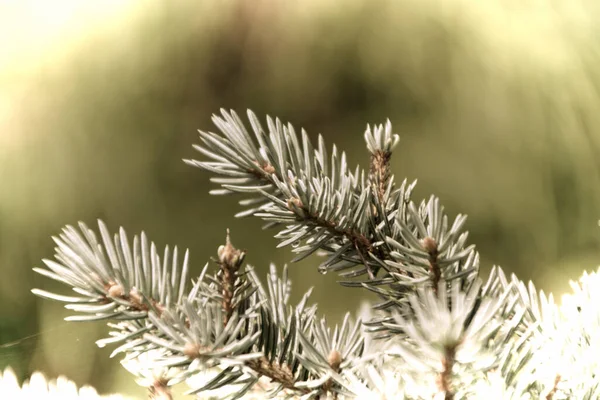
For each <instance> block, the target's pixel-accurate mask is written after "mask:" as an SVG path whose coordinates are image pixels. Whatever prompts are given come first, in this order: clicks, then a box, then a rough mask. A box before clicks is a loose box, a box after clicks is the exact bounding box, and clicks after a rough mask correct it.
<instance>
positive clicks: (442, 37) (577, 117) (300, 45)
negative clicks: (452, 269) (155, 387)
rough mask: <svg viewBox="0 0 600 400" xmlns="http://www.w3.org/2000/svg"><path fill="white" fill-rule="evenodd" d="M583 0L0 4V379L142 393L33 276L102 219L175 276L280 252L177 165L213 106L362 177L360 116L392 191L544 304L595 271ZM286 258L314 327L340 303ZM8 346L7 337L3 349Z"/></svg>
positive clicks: (598, 101)
mask: <svg viewBox="0 0 600 400" xmlns="http://www.w3.org/2000/svg"><path fill="white" fill-rule="evenodd" d="M599 8H600V3H598V2H597V1H594V0H589V1H584V0H554V1H550V0H548V1H541V0H539V1H534V0H488V1H468V0H388V1H385V0H383V1H364V0H344V1H341V0H304V1H280V0H279V1H278V0H251V1H250V0H246V1H241V0H240V1H234V0H227V1H173V2H152V1H144V2H137V3H135V2H121V1H117V0H104V1H77V0H71V1H60V0H56V1H53V2H46V1H39V2H32V1H6V0H0V182H1V189H0V272H1V273H0V344H3V343H4V344H6V343H8V344H7V345H4V346H2V347H0V368H3V367H4V366H6V365H11V366H13V368H15V369H16V371H17V373H18V374H20V375H21V376H25V375H27V374H28V373H29V372H31V371H33V370H43V371H45V372H46V373H47V374H48V375H50V376H56V375H58V374H66V375H67V376H69V377H71V378H72V379H74V380H75V381H76V382H78V383H79V384H83V383H91V384H92V385H94V386H96V387H97V388H98V389H99V390H100V391H103V392H106V391H121V392H123V393H126V394H130V395H134V396H140V397H142V396H143V391H142V390H140V389H139V388H137V387H135V385H133V383H132V382H131V379H130V376H129V375H128V374H127V372H126V371H125V370H124V369H121V368H120V366H119V363H118V360H110V359H109V358H108V355H109V354H110V351H111V350H110V349H97V348H96V347H95V345H94V344H93V342H94V341H95V340H96V339H98V338H100V337H101V336H102V335H103V334H104V333H105V331H106V329H105V327H104V324H102V323H98V324H83V325H77V324H66V323H64V322H63V321H62V318H63V317H64V316H65V315H67V313H66V312H65V311H64V310H63V309H62V308H61V306H60V305H58V304H53V303H50V302H48V301H40V300H39V299H37V298H35V297H34V296H33V295H32V294H31V293H30V292H29V290H30V289H31V288H32V287H43V288H45V289H49V290H51V289H57V286H58V285H54V284H53V283H51V282H50V281H49V280H47V279H43V278H42V277H40V276H36V275H35V274H34V273H33V272H32V270H31V268H32V267H33V266H40V265H41V262H40V260H41V259H42V258H51V257H52V256H53V242H52V240H51V238H50V237H51V235H53V234H56V233H58V232H59V230H60V229H61V227H62V226H64V225H65V224H73V223H76V222H77V221H78V220H82V221H85V222H86V223H88V224H89V225H92V226H93V225H95V220H96V219H97V218H102V219H104V220H105V221H106V222H107V223H108V224H109V227H111V228H112V230H116V229H117V228H118V227H119V226H121V225H122V226H124V227H125V228H126V229H127V231H128V233H129V234H130V236H132V235H133V234H134V233H137V232H139V231H140V230H145V231H146V232H147V234H148V235H149V236H150V238H151V239H152V240H154V241H156V242H157V244H159V245H160V246H164V245H165V244H177V245H179V246H180V247H189V248H190V249H191V254H192V262H193V265H194V271H198V270H199V269H200V268H201V267H202V266H203V265H204V263H205V262H206V261H207V260H208V258H209V257H211V256H214V255H215V253H216V249H217V246H218V245H219V244H221V243H222V241H223V239H224V235H225V229H226V228H227V227H229V228H231V230H232V239H233V242H234V244H236V245H237V246H238V247H241V248H245V249H247V250H248V257H247V260H248V262H249V263H251V264H253V265H255V266H257V267H259V268H261V269H262V271H265V272H266V268H267V266H268V264H269V262H271V261H273V262H275V263H277V264H278V265H282V264H283V263H285V262H286V261H287V260H289V259H290V258H291V257H290V253H289V249H281V250H277V251H276V250H275V249H274V247H275V246H274V245H275V243H276V242H275V240H274V239H273V238H272V234H273V233H274V232H270V231H261V230H260V226H261V224H260V222H259V221H256V220H252V219H247V220H235V219H234V218H233V213H234V211H235V210H238V209H239V208H238V207H237V204H236V199H234V198H220V197H218V198H215V197H211V196H209V195H208V190H209V188H210V187H211V185H209V181H208V179H209V176H210V175H209V174H208V173H204V172H202V171H200V170H197V169H193V168H191V167H187V166H185V165H184V164H183V162H181V159H182V158H189V157H195V156H196V155H197V153H195V152H194V151H193V150H192V148H191V145H192V144H193V143H196V142H197V133H196V129H198V128H200V129H204V130H208V129H211V130H214V129H213V126H212V123H211V122H210V115H211V114H212V113H214V112H218V110H219V108H220V107H225V108H234V109H236V110H238V112H240V114H242V113H244V111H245V109H246V108H251V109H253V110H254V111H255V112H257V114H258V115H264V114H267V113H268V114H270V115H272V116H279V117H280V118H281V119H283V120H284V121H290V122H292V123H293V124H294V126H295V127H296V128H300V127H304V128H306V129H307V131H308V132H309V134H310V135H311V136H312V137H316V134H317V133H319V132H322V133H323V134H324V136H325V138H326V140H327V143H328V144H329V146H331V144H333V143H336V144H337V145H338V147H340V148H342V149H344V150H346V151H347V153H348V156H349V160H350V162H351V164H355V163H360V164H361V165H363V166H365V165H366V161H367V158H368V157H367V152H366V150H365V148H364V145H363V143H362V133H363V131H364V128H365V125H366V123H380V122H384V121H385V119H386V118H388V117H389V118H390V120H391V121H392V123H393V126H394V130H395V132H397V133H400V134H401V144H400V146H399V148H398V150H397V152H396V154H395V155H394V158H393V162H394V171H395V173H396V177H397V178H399V179H402V178H404V177H408V178H409V179H411V180H412V179H418V180H419V185H418V186H417V190H416V196H415V199H420V198H423V197H426V196H429V195H430V194H432V193H434V194H436V195H438V196H440V197H441V200H442V203H443V204H445V206H446V209H447V211H448V212H449V213H450V215H451V216H454V215H456V214H457V213H459V212H460V213H466V214H468V215H469V230H470V232H471V233H472V235H471V241H472V242H474V243H477V245H478V248H479V251H480V252H481V255H482V260H483V262H482V264H483V271H484V274H486V273H487V271H488V270H489V268H490V267H491V266H492V265H493V264H499V265H502V266H503V267H504V268H505V269H506V270H507V271H509V272H515V273H517V274H518V275H519V276H520V277H521V278H522V279H524V280H529V279H532V280H533V281H534V282H535V283H536V285H537V286H538V287H540V288H543V289H544V290H545V291H553V292H554V293H556V294H557V295H558V294H561V293H563V292H564V291H566V290H568V280H569V279H575V278H577V277H578V276H579V275H580V274H581V272H582V271H583V270H584V269H588V270H590V269H595V268H596V265H597V264H599V263H598V261H599V260H600V251H599V250H600V246H599V244H600V231H599V229H598V227H597V220H598V218H599V217H600V201H599V200H600V159H599V156H600V95H599V85H600V72H599V71H600V70H599V69H598V68H597V67H598V65H599V63H598V62H599V61H600V41H599V40H598V37H599V36H598V35H599V33H600V25H598V24H597V22H596V21H597V19H598V17H600V10H599ZM316 265H317V260H315V259H309V260H306V261H305V262H302V263H300V264H298V265H291V269H290V272H291V276H292V278H293V280H294V282H295V288H296V299H297V298H299V297H300V295H301V294H302V293H303V292H304V291H305V290H307V289H308V288H309V287H310V286H314V287H315V291H314V296H313V300H314V301H316V302H318V303H319V304H320V307H321V310H322V311H323V312H324V313H325V314H326V315H327V316H328V317H330V318H331V319H332V320H333V321H337V320H339V318H340V315H341V313H342V312H343V311H345V310H346V309H347V308H350V309H351V310H354V309H355V308H357V307H358V306H359V304H360V301H361V297H360V296H359V293H360V292H356V291H353V290H350V289H344V288H341V287H339V286H337V285H336V284H335V281H336V277H335V276H329V275H327V276H321V275H320V274H318V273H317V271H316ZM11 342H13V344H10V343H11Z"/></svg>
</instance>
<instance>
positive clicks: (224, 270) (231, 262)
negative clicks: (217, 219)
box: [217, 229, 246, 325]
mask: <svg viewBox="0 0 600 400" xmlns="http://www.w3.org/2000/svg"><path fill="white" fill-rule="evenodd" d="M217 254H218V256H219V259H218V264H219V266H220V267H221V271H220V276H219V277H220V279H221V286H222V288H223V289H222V295H223V302H222V306H223V312H224V313H225V316H224V318H223V324H224V325H227V322H229V319H230V318H231V315H232V314H233V311H234V305H233V294H234V291H235V281H236V279H237V277H238V271H239V270H240V267H241V265H242V262H243V260H244V256H245V254H246V253H245V252H244V251H242V250H238V249H236V248H235V247H233V245H232V244H231V240H230V237H229V229H227V237H226V239H225V245H223V246H220V247H219V250H218V252H217Z"/></svg>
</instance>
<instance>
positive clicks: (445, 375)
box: [437, 346, 456, 400]
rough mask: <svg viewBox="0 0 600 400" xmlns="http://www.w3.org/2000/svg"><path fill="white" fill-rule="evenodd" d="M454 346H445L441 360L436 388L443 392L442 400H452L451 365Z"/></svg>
mask: <svg viewBox="0 0 600 400" xmlns="http://www.w3.org/2000/svg"><path fill="white" fill-rule="evenodd" d="M455 353H456V346H450V347H446V351H445V354H444V359H443V360H442V366H443V370H442V372H440V374H439V376H438V382H437V383H438V388H439V389H440V391H441V392H444V394H445V396H444V400H453V399H454V392H453V391H452V387H451V377H452V367H453V366H454V356H455Z"/></svg>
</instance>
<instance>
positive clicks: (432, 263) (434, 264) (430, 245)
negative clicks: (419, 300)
mask: <svg viewBox="0 0 600 400" xmlns="http://www.w3.org/2000/svg"><path fill="white" fill-rule="evenodd" d="M421 244H422V245H423V248H424V249H425V251H426V252H427V254H428V255H429V275H430V276H431V283H432V285H433V291H434V293H436V294H437V291H438V283H439V282H440V279H441V278H442V270H441V268H440V265H439V263H438V255H439V251H438V245H437V242H436V241H435V240H434V239H433V238H432V237H429V236H428V237H426V238H425V239H423V240H422V241H421Z"/></svg>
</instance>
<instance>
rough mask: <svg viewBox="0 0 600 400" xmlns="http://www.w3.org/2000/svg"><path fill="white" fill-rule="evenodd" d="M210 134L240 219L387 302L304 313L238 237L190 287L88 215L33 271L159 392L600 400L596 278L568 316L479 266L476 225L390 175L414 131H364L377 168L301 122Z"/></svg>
mask: <svg viewBox="0 0 600 400" xmlns="http://www.w3.org/2000/svg"><path fill="white" fill-rule="evenodd" d="M248 119H249V126H250V129H248V128H247V126H246V124H244V123H243V122H242V120H241V119H240V117H239V116H238V115H237V114H236V113H235V112H234V111H231V112H227V111H224V110H223V111H222V112H221V115H218V116H217V115H215V116H214V117H213V122H214V123H215V125H216V126H217V128H218V129H219V131H220V133H213V132H203V131H201V132H200V142H201V144H199V145H196V146H194V147H195V149H196V150H198V152H199V153H200V154H201V155H202V160H185V162H186V163H188V164H190V165H192V166H196V167H199V168H201V169H203V170H206V171H209V172H211V173H213V174H214V175H215V176H214V177H212V178H211V181H212V182H214V183H216V184H218V185H219V186H220V187H219V188H218V189H215V190H212V191H211V193H212V194H214V195H230V194H236V193H241V194H243V199H242V200H240V205H241V206H242V207H243V209H242V211H240V212H238V213H237V214H236V216H237V217H246V216H256V217H258V218H261V219H262V220H264V221H265V223H266V227H271V228H276V229H277V233H276V234H275V237H276V238H277V239H278V240H279V244H278V247H284V246H291V248H292V251H293V252H294V253H295V254H296V256H295V258H294V261H298V260H301V259H304V258H305V257H307V256H309V255H311V254H313V253H315V252H317V253H319V254H325V258H324V259H323V261H322V262H321V263H320V265H319V266H318V269H319V271H321V272H322V273H329V272H335V273H338V274H339V275H340V276H341V277H342V279H343V281H342V284H344V285H346V286H351V287H357V288H364V289H367V290H369V291H372V292H374V293H376V294H377V296H378V297H379V298H380V301H379V302H378V303H377V304H375V305H373V307H372V310H371V311H370V312H368V313H366V315H364V316H363V317H364V318H363V320H364V322H363V321H362V320H360V319H359V320H356V321H355V320H353V319H352V318H351V317H350V314H347V315H346V317H345V318H344V320H343V323H342V324H341V326H334V327H331V326H329V325H327V322H326V321H325V320H324V319H323V318H320V317H319V314H318V310H317V306H316V305H313V304H310V303H309V296H310V291H309V292H307V293H306V294H305V295H304V297H303V298H302V300H301V301H300V302H299V303H298V304H290V301H289V298H290V291H291V282H290V280H289V279H288V276H287V267H284V268H283V269H282V270H281V271H278V269H277V268H276V267H275V266H273V265H271V268H270V272H269V274H268V275H267V277H266V279H265V280H264V281H263V280H261V279H260V278H259V276H258V275H257V274H256V272H255V270H254V269H253V268H252V267H250V266H248V265H245V264H244V261H245V252H243V251H241V250H238V249H237V248H235V247H234V246H233V244H232V243H231V241H230V238H229V233H228V234H227V238H226V242H225V244H224V245H223V246H221V247H219V249H218V252H217V257H216V258H215V259H214V262H215V268H211V267H210V264H209V263H207V264H206V265H205V267H204V268H203V269H202V272H201V274H200V276H199V277H197V278H194V279H192V280H191V281H189V279H188V265H189V263H188V253H187V252H185V253H184V254H183V256H182V255H181V252H180V251H179V250H178V248H177V247H174V248H173V250H172V251H171V249H170V248H169V247H166V248H165V249H164V251H162V252H160V251H159V250H158V249H157V247H156V246H155V245H154V244H153V243H151V242H150V241H149V240H148V238H147V237H146V235H145V234H144V233H142V234H140V235H139V236H134V237H133V240H130V239H129V237H128V236H127V234H126V233H125V231H124V230H123V229H122V228H121V229H120V230H119V232H118V233H116V234H114V235H111V234H110V233H109V230H108V228H107V227H106V226H105V225H104V223H102V222H101V221H99V223H98V231H97V232H98V233H99V236H98V233H96V232H95V231H94V230H92V229H89V228H88V227H87V226H86V225H85V224H83V223H80V224H79V229H77V228H75V227H72V226H67V227H66V228H64V229H63V231H62V233H60V234H59V235H58V236H57V237H55V238H54V241H55V242H56V245H57V247H56V254H55V257H54V260H44V263H45V266H46V268H35V271H36V272H38V273H40V274H42V275H44V276H47V277H49V278H51V279H54V280H56V281H59V282H62V283H64V284H65V285H67V286H69V287H71V289H72V290H73V291H74V292H75V293H76V295H75V296H72V295H71V296H67V295H63V294H55V293H50V292H48V291H44V290H41V289H34V290H33V292H34V293H35V294H36V295H38V296H41V297H44V298H48V299H51V300H56V301H60V302H64V303H66V308H67V309H69V310H72V311H73V312H74V315H73V316H70V317H68V318H67V319H68V320H71V321H95V320H107V321H109V326H110V328H111V331H110V336H109V337H108V338H105V339H102V340H99V341H98V342H97V344H98V345H99V346H106V345H114V344H116V345H117V347H116V348H115V349H114V351H113V356H114V355H117V354H121V353H123V354H124V357H125V358H124V360H123V365H124V366H125V367H126V368H127V369H128V370H129V371H131V372H133V373H134V374H135V375H136V376H137V378H138V382H140V384H142V385H144V386H147V387H148V388H149V393H150V397H151V398H170V397H171V394H170V390H169V387H170V386H172V385H174V384H176V383H179V382H183V381H185V382H186V383H187V384H188V385H189V387H190V391H189V394H193V395H195V396H197V397H198V398H219V399H237V398H245V399H250V398H267V397H269V398H302V399H325V398H331V399H351V398H360V399H371V398H380V399H402V398H404V399H448V400H449V399H479V398H484V396H485V397H486V398H493V399H555V400H559V399H589V400H591V399H597V398H600V374H598V371H599V370H600V363H599V362H598V360H597V356H596V357H593V356H592V355H593V354H595V355H597V354H600V339H599V337H598V332H600V307H599V306H598V304H600V298H598V293H599V291H598V290H594V288H598V287H599V286H600V278H599V276H600V275H598V274H596V273H592V274H589V275H587V274H586V275H584V277H583V278H582V280H581V281H580V282H579V283H576V284H575V283H574V284H573V285H574V288H575V293H574V295H573V296H571V297H568V298H566V300H565V302H564V304H563V306H562V308H559V307H558V306H557V305H556V303H555V302H554V299H553V297H552V296H551V295H550V296H546V295H545V294H544V293H543V292H538V291H537V290H536V289H535V287H534V286H533V284H531V283H530V284H528V285H526V284H524V283H523V282H521V281H520V280H519V279H518V278H517V277H516V276H514V275H513V276H511V277H507V276H506V275H505V274H504V273H503V271H502V269H501V268H499V267H494V268H493V269H492V272H491V274H490V276H489V277H488V278H487V279H485V280H484V279H482V277H481V276H480V274H479V255H478V253H477V251H476V250H475V247H474V245H472V244H469V243H468V240H467V239H468V233H467V232H466V231H465V230H464V226H465V222H466V217H465V216H464V215H458V216H456V217H455V218H454V219H453V220H452V219H451V218H450V217H449V216H447V215H446V214H445V213H444V208H443V206H442V205H441V203H440V200H439V199H438V198H436V197H431V198H429V199H426V200H423V201H420V202H415V201H413V199H412V191H413V188H414V187H415V182H413V183H409V182H408V181H407V180H403V181H401V182H400V183H397V182H396V181H395V178H394V176H393V175H392V174H391V171H390V160H391V156H392V151H393V150H394V148H395V147H396V146H397V144H398V143H399V137H398V135H396V134H393V133H392V127H391V123H390V122H389V121H387V122H386V124H384V125H379V126H373V127H367V129H366V132H365V141H366V145H367V149H368V151H369V153H370V167H369V170H368V171H365V170H362V169H360V168H359V167H356V168H355V169H353V170H352V169H350V168H349V166H348V164H347V161H346V155H345V154H344V153H343V152H341V153H340V152H339V151H338V150H337V148H336V146H333V148H332V150H331V152H328V150H327V149H326V146H325V143H324V140H323V138H322V137H321V136H319V138H318V142H317V145H316V146H313V144H312V143H311V141H310V140H309V138H308V135H307V134H306V132H304V130H302V131H301V132H300V134H299V135H298V134H297V133H296V131H295V129H294V128H293V127H292V125H290V124H287V125H286V124H283V123H282V122H281V121H280V120H279V119H275V120H274V119H272V118H270V117H267V119H266V126H265V125H262V124H261V122H260V121H259V119H258V118H257V117H256V116H255V115H254V114H253V113H252V112H250V111H249V112H248Z"/></svg>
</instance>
